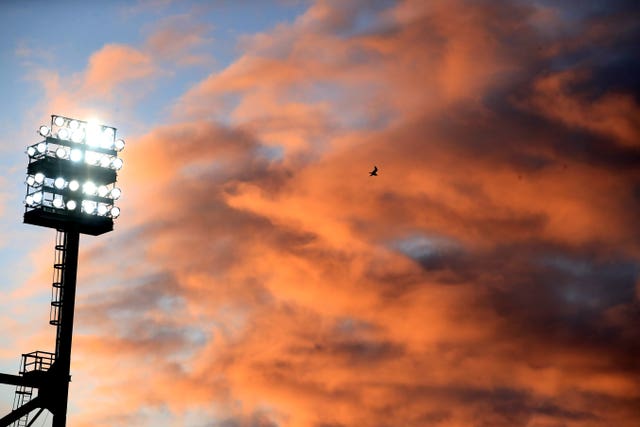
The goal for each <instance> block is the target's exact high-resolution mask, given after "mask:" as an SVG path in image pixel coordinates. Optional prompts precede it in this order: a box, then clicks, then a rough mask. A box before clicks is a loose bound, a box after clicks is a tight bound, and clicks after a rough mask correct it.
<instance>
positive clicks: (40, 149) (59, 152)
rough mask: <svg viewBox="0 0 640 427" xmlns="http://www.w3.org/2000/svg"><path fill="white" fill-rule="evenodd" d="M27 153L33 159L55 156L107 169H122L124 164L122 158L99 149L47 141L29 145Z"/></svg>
mask: <svg viewBox="0 0 640 427" xmlns="http://www.w3.org/2000/svg"><path fill="white" fill-rule="evenodd" d="M27 155H28V156H29V157H30V158H32V159H40V158H43V157H55V158H58V159H61V160H71V161H72V162H75V163H79V162H82V161H84V163H86V164H88V165H92V166H100V167H103V168H107V169H113V170H116V171H117V170H120V169H122V166H123V165H124V162H123V161H122V159H121V158H119V157H117V156H115V155H112V154H106V153H99V152H97V151H90V150H82V149H80V148H72V147H66V146H63V145H57V144H48V143H47V142H45V141H42V142H39V143H37V144H34V145H31V146H29V147H27Z"/></svg>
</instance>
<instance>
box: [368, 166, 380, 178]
mask: <svg viewBox="0 0 640 427" xmlns="http://www.w3.org/2000/svg"><path fill="white" fill-rule="evenodd" d="M369 176H378V167H377V166H374V167H373V170H372V171H371V172H369Z"/></svg>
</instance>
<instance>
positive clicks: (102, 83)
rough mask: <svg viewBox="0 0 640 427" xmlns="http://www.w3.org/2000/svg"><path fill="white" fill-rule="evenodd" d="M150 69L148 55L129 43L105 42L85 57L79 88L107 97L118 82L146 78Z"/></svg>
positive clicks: (149, 74)
mask: <svg viewBox="0 0 640 427" xmlns="http://www.w3.org/2000/svg"><path fill="white" fill-rule="evenodd" d="M154 71H155V69H154V66H153V64H152V60H151V57H149V56H148V55H146V54H144V53H142V52H140V51H138V50H136V49H134V48H132V47H129V46H125V45H116V44H108V45H105V46H104V47H103V48H102V49H100V50H99V51H98V52H96V53H94V54H93V55H91V58H89V65H88V67H87V70H86V73H85V76H84V85H83V90H86V91H89V92H91V93H92V96H110V94H111V93H112V92H113V90H114V89H115V88H116V87H118V86H119V85H122V84H124V83H127V82H131V81H139V80H142V79H144V78H148V77H150V76H152V75H153V74H154Z"/></svg>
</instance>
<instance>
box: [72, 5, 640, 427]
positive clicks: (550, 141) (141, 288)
mask: <svg viewBox="0 0 640 427" xmlns="http://www.w3.org/2000/svg"><path fill="white" fill-rule="evenodd" d="M358 5H359V6H360V7H353V5H343V4H342V3H339V2H330V1H320V2H317V3H315V4H314V5H312V6H311V7H310V8H309V10H308V11H307V12H306V13H305V14H304V15H303V16H301V17H300V18H299V19H297V20H296V21H295V22H294V23H292V24H290V25H280V26H278V27H277V28H275V29H274V30H273V31H269V32H265V33H263V34H259V35H256V36H255V37H248V38H245V39H244V40H243V43H242V47H243V49H245V51H244V53H243V54H242V55H241V56H240V57H239V58H238V59H237V60H236V61H235V62H234V63H232V64H231V65H229V66H228V67H227V68H226V69H224V70H222V71H220V72H218V73H213V74H211V75H210V76H209V77H208V78H206V79H205V80H203V81H202V82H200V84H198V85H196V86H195V87H194V88H193V89H192V90H190V91H188V92H187V93H186V94H185V95H184V96H183V97H182V99H181V100H180V102H179V103H178V105H177V107H176V109H182V110H183V113H181V114H177V113H176V115H175V116H174V118H173V120H174V121H173V122H172V123H169V124H167V125H163V126H158V127H156V128H153V129H151V130H150V131H149V132H147V133H146V134H144V135H141V136H140V137H139V138H137V139H136V140H135V142H134V143H132V144H130V146H128V147H127V154H126V156H127V157H126V161H127V164H126V169H124V170H123V172H122V175H121V178H122V179H121V185H122V187H123V188H124V189H125V194H126V198H125V199H123V201H122V206H123V217H122V218H121V219H120V220H119V222H118V225H117V226H118V230H117V232H116V233H113V236H110V239H111V240H110V241H109V242H108V244H107V243H106V242H105V243H96V244H95V245H92V246H91V250H90V251H87V252H85V254H84V255H83V257H84V258H83V265H84V266H85V267H84V268H85V269H86V270H85V272H84V273H82V274H83V275H84V276H83V281H84V282H85V283H86V287H85V288H84V289H85V292H86V293H85V294H84V295H80V296H79V298H80V303H79V305H78V316H77V317H78V325H79V327H78V334H79V335H77V337H78V338H77V343H78V345H77V347H76V350H75V351H76V354H77V358H78V359H77V360H78V362H77V364H75V365H74V366H76V367H77V372H76V373H75V374H74V378H76V377H79V378H82V381H78V383H79V384H83V383H84V384H86V385H78V386H77V387H78V389H76V390H77V391H76V393H78V394H77V395H76V396H77V397H76V398H77V399H78V401H79V402H81V404H80V405H79V407H80V408H81V409H79V410H78V412H77V414H76V415H74V416H75V417H76V420H78V423H79V425H89V424H91V425H104V426H108V425H118V424H127V423H129V424H136V425H150V424H152V423H153V416H149V415H148V414H149V413H155V414H157V413H163V414H166V415H167V416H168V417H170V419H172V420H180V421H176V423H180V422H182V423H183V424H184V425H189V421H187V420H188V416H189V414H190V413H192V412H195V413H197V414H198V416H199V419H198V421H197V423H194V424H196V425H197V424H203V423H205V424H206V423H209V424H212V425H228V426H244V425H247V426H248V425H269V426H272V425H278V426H283V427H284V426H295V427H298V426H300V427H321V426H322V427H328V426H332V427H333V426H335V427H337V426H341V427H350V426H356V425H358V426H361V425H367V426H368V425H378V424H379V425H404V426H411V427H413V426H416V427H417V426H424V425H441V426H467V425H491V426H512V425H529V426H551V425H566V426H580V427H585V426H598V425H603V423H604V424H607V425H619V426H623V427H626V426H632V425H634V422H635V420H636V419H638V417H639V416H640V414H639V413H638V409H637V408H638V405H637V403H638V401H639V399H640V387H639V386H638V384H637V381H634V380H635V379H636V377H637V375H638V364H637V360H635V358H634V355H635V354H636V353H637V342H638V338H639V337H638V332H637V328H636V327H635V324H636V323H637V322H636V321H637V317H638V302H639V300H638V290H637V287H638V262H639V261H638V259H639V258H638V256H639V254H640V251H639V249H640V247H639V246H638V241H640V240H638V238H639V237H640V235H639V234H638V231H637V227H636V226H635V223H636V222H637V218H635V216H634V213H635V212H636V211H637V209H636V208H638V207H639V206H640V205H639V204H640V199H639V198H638V191H637V190H638V188H640V187H639V186H640V177H639V176H638V172H637V170H638V169H637V166H638V165H639V164H640V156H639V155H638V152H637V150H635V145H634V144H633V143H632V141H633V136H634V135H635V134H634V132H635V130H634V126H635V124H634V122H633V120H632V119H631V118H630V117H632V113H633V111H634V110H633V109H634V108H635V104H634V103H633V101H632V99H633V97H632V95H631V94H628V93H622V94H620V93H619V92H620V89H617V92H616V91H612V90H610V89H609V88H608V87H607V85H606V82H603V81H601V80H600V79H598V78H596V77H594V76H595V74H588V73H587V74H585V77H584V80H582V81H581V84H582V85H584V86H585V87H587V88H591V89H592V90H594V91H596V90H597V91H598V93H599V94H600V95H599V96H598V97H596V98H595V99H596V101H595V102H593V103H591V104H589V103H588V102H587V101H586V99H585V98H584V96H583V95H582V93H583V92H581V91H578V90H577V89H575V88H574V87H573V84H574V83H575V80H574V78H575V74H574V73H573V72H571V71H568V72H566V73H563V72H560V73H551V74H547V75H546V77H545V76H541V74H540V70H541V69H544V68H545V67H552V66H554V61H560V60H565V61H569V62H570V61H571V58H570V57H569V56H568V53H570V52H568V51H567V49H570V47H568V46H569V45H566V46H564V47H563V49H559V50H557V51H555V52H556V53H553V52H551V51H549V50H545V49H542V50H541V51H540V53H538V49H537V46H538V45H539V44H541V43H542V44H544V43H545V42H546V40H547V37H559V38H562V35H558V34H556V33H555V32H553V31H552V32H550V33H551V34H549V33H548V32H543V31H541V29H540V26H544V25H546V24H545V23H546V21H544V20H543V21H541V18H540V11H539V10H538V9H536V8H535V7H533V6H531V7H525V6H522V5H520V4H515V3H510V2H500V3H493V2H462V1H459V2H428V3H425V2H420V1H407V2H402V3H400V4H397V5H392V6H388V5H384V4H382V5H377V4H375V5H374V4H372V3H370V2H361V3H358ZM551 15H552V16H553V17H554V21H553V22H554V25H555V23H557V22H556V21H555V19H561V18H559V16H561V14H559V13H552V14H551ZM583 19H588V18H583ZM576 25H578V24H576ZM582 25H584V26H585V28H588V21H587V22H582ZM575 31H576V33H577V34H581V31H587V30H585V29H584V28H582V27H579V26H578V27H577V28H575ZM603 31H604V30H603ZM158 34H159V33H158ZM198 34H199V33H198V31H196V36H197V35H198ZM608 34H610V35H611V37H616V36H615V34H616V33H615V31H609V32H608ZM158 37H160V36H159V35H158ZM160 39H161V38H160ZM585 39H586V40H591V39H590V38H589V37H587V35H585ZM580 40H581V39H580V37H578V36H576V37H575V40H573V41H572V43H571V44H570V46H573V49H578V48H581V49H587V50H588V49H589V46H588V45H580V43H579V42H580ZM625 46H627V45H625V44H624V43H621V45H620V46H618V45H616V44H615V43H612V48H615V49H618V51H619V52H618V53H619V55H629V52H628V50H626V49H627V47H625ZM109 52H110V50H109V49H106V50H105V51H104V52H101V53H100V54H96V55H97V56H98V58H107V57H108V56H110V55H114V56H115V55H116V54H115V53H113V52H111V53H109ZM107 53H109V55H107ZM120 54H123V55H124V54H126V56H127V57H129V58H131V59H132V62H131V63H135V62H136V61H137V60H139V61H142V64H144V60H143V58H142V57H138V56H137V55H136V53H135V52H129V51H126V52H121V53H120ZM554 55H567V57H565V56H562V57H554ZM136 58H137V59H136ZM101 60H102V59H101ZM96 61H97V60H96ZM94 63H98V62H92V63H91V64H94ZM111 65H112V62H111V61H106V65H105V67H104V70H110V67H111ZM92 66H93V65H90V67H89V70H88V72H87V75H88V76H89V75H92V73H93V72H94V71H91V67H92ZM142 68H143V70H144V69H145V68H144V66H143V67H142ZM100 69H101V70H102V68H100ZM137 78H138V74H135V73H131V74H128V72H127V71H123V74H121V75H120V76H119V77H117V76H116V77H114V79H112V82H114V83H113V84H120V83H122V82H124V81H125V80H127V79H137ZM116 81H118V82H120V83H115V82H116ZM630 91H631V90H629V92H630ZM588 92H589V91H588V90H587V91H586V92H584V93H588ZM221 111H222V112H225V113H228V114H224V116H225V117H227V118H228V121H227V122H223V121H222V120H219V121H216V120H213V119H212V117H214V118H215V117H218V116H216V114H218V113H220V112H221ZM598 115H600V116H602V120H601V121H598V120H595V119H594V117H595V116H598ZM374 164H375V165H377V166H378V167H379V171H380V172H379V176H377V177H370V176H368V171H369V170H370V168H371V167H372V166H373V165H374ZM105 265H121V266H122V269H121V270H118V271H116V272H111V276H109V272H108V271H106V270H108V269H106V268H105V267H104V266H105ZM98 378H99V380H98ZM94 379H95V380H94ZM74 383H75V382H74ZM74 387H76V386H75V385H74ZM80 390H81V392H80ZM115 394H117V395H118V398H117V399H115V398H114V395H115ZM93 402H101V403H102V406H100V407H99V408H96V409H94V408H95V405H93V404H92V403H93ZM85 408H86V409H85ZM163 411H164V412H163ZM198 411H201V412H198Z"/></svg>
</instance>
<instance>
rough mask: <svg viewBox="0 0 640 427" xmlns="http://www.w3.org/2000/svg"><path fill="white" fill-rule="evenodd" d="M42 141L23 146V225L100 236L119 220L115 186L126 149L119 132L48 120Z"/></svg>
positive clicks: (40, 129)
mask: <svg viewBox="0 0 640 427" xmlns="http://www.w3.org/2000/svg"><path fill="white" fill-rule="evenodd" d="M38 133H39V135H40V136H42V137H44V140H43V141H41V142H38V143H36V144H33V145H31V146H29V147H27V151H26V152H27V155H28V157H29V164H28V169H27V178H26V180H25V183H26V184H27V194H26V196H25V199H24V201H25V205H26V207H25V222H27V223H31V224H37V225H42V226H46V227H53V228H57V229H66V228H68V227H71V228H75V229H77V230H79V231H80V232H81V233H86V234H92V235H98V234H102V233H105V232H107V231H111V230H112V229H113V219H115V218H117V217H119V216H120V208H119V207H117V206H115V203H116V200H118V199H120V196H121V194H122V192H121V190H120V189H119V188H117V187H116V186H115V183H116V181H117V175H118V171H120V170H121V169H122V167H123V161H122V159H121V158H120V157H119V156H120V152H121V151H122V150H123V149H124V147H125V142H124V139H122V138H121V137H120V136H119V135H118V134H117V130H116V128H114V127H111V126H105V125H102V124H99V123H98V122H94V121H83V120H79V119H74V118H69V117H65V116H59V115H53V116H51V124H50V125H42V126H40V127H38Z"/></svg>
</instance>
